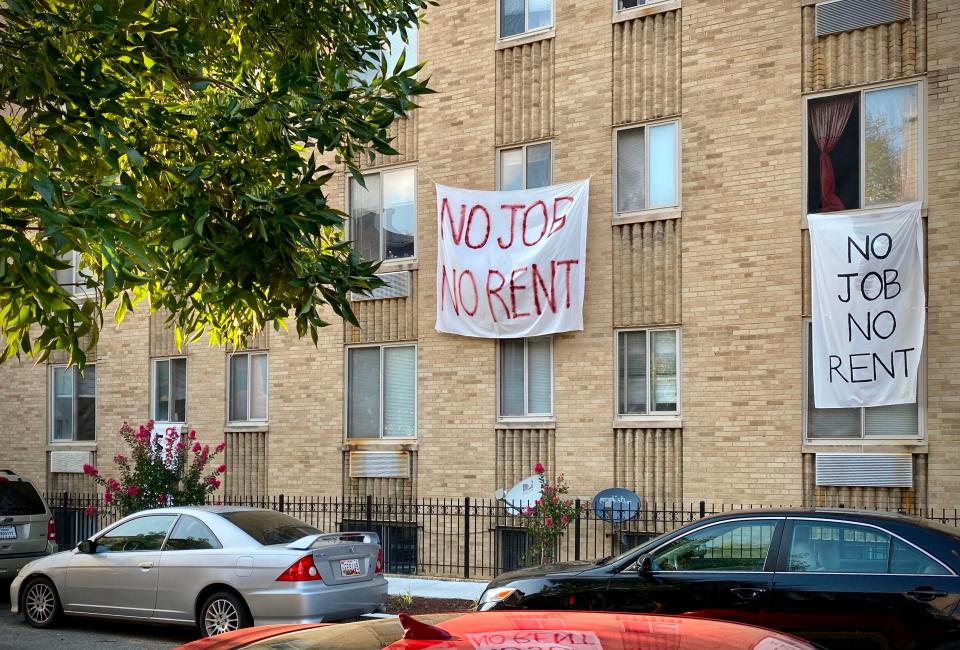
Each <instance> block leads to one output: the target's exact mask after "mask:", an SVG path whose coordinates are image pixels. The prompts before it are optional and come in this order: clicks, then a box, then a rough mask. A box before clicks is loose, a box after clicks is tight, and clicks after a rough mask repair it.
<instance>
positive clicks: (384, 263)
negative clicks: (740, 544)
mask: <svg viewBox="0 0 960 650" xmlns="http://www.w3.org/2000/svg"><path fill="white" fill-rule="evenodd" d="M405 169H412V170H413V255H412V256H411V257H395V258H393V259H389V260H388V259H386V258H385V257H384V255H385V253H386V251H385V250H384V245H385V241H384V236H383V182H382V181H381V183H380V253H379V257H378V258H377V259H376V260H364V261H366V262H370V261H374V262H380V269H381V270H384V269H387V268H389V267H390V266H392V265H401V266H402V265H405V264H410V263H412V262H416V261H417V251H419V249H420V241H419V236H420V223H419V222H420V219H419V214H418V212H417V207H418V199H419V197H418V189H419V187H420V173H419V171H418V169H417V166H416V165H410V164H406V163H404V164H402V165H390V166H386V167H377V168H376V169H369V170H364V172H363V174H362V175H363V177H364V178H366V177H367V176H376V175H381V174H389V173H390V172H397V171H402V170H405ZM352 178H353V177H352V176H351V175H350V174H349V173H348V174H347V175H346V181H347V182H346V183H345V187H344V192H345V195H346V204H347V215H348V217H350V218H348V219H347V239H350V240H351V241H352V239H353V218H352V216H351V213H352V211H353V206H352V205H351V203H352V200H353V197H351V196H350V187H351V185H352V184H353V183H351V182H350V181H351V180H352Z"/></svg>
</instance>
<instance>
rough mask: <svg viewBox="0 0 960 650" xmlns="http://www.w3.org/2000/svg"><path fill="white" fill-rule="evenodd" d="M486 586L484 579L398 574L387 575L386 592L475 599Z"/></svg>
mask: <svg viewBox="0 0 960 650" xmlns="http://www.w3.org/2000/svg"><path fill="white" fill-rule="evenodd" d="M486 586H487V581H486V580H483V581H480V580H441V579H437V578H410V577H407V576H398V575H388V576H387V593H388V594H390V595H391V596H402V595H404V594H408V593H409V594H410V595H411V596H415V597H420V598H460V599H462V600H477V599H479V598H480V594H482V593H483V590H484V587H486Z"/></svg>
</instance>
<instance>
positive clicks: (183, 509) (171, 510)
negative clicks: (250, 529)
mask: <svg viewBox="0 0 960 650" xmlns="http://www.w3.org/2000/svg"><path fill="white" fill-rule="evenodd" d="M191 512H209V513H213V514H218V515H222V514H226V513H230V512H277V511H276V510H271V509H270V508H253V507H250V506H224V505H219V506H171V507H168V508H153V509H151V510H140V511H139V512H137V513H135V514H138V515H145V514H150V515H181V514H190V513H191ZM277 514H285V513H279V512H277Z"/></svg>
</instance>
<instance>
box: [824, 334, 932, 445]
mask: <svg viewBox="0 0 960 650" xmlns="http://www.w3.org/2000/svg"><path fill="white" fill-rule="evenodd" d="M805 332H806V334H805V337H806V340H805V342H806V351H805V352H806V353H805V357H806V363H805V367H806V373H807V380H806V402H807V417H806V432H807V438H808V439H810V440H816V439H861V438H872V439H879V440H883V439H888V440H889V439H896V438H914V439H916V438H922V437H923V430H922V429H921V426H920V424H921V418H920V406H919V405H920V403H922V389H923V388H924V385H925V383H926V376H925V373H924V371H923V368H924V359H923V358H922V357H921V360H920V369H921V370H920V376H919V377H917V396H918V397H920V398H921V399H919V400H918V401H917V402H914V403H912V404H894V405H891V406H870V407H866V408H824V409H818V408H816V407H815V406H814V399H813V344H812V338H813V324H812V323H811V322H809V321H808V322H807V323H806V324H805Z"/></svg>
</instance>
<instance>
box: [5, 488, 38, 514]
mask: <svg viewBox="0 0 960 650" xmlns="http://www.w3.org/2000/svg"><path fill="white" fill-rule="evenodd" d="M46 512H47V509H46V507H45V506H44V505H43V499H42V498H40V495H39V494H37V490H36V488H34V487H33V486H32V485H31V484H29V483H27V482H26V481H0V517H10V516H12V515H43V514H46Z"/></svg>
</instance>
